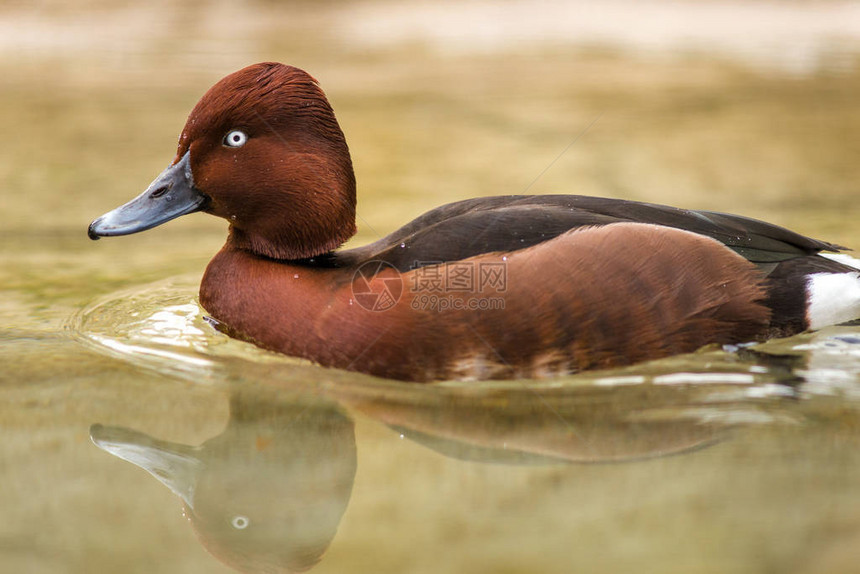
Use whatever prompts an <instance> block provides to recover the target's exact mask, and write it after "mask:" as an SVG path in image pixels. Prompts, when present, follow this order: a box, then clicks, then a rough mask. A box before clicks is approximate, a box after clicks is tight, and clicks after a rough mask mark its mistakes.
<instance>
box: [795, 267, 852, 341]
mask: <svg viewBox="0 0 860 574" xmlns="http://www.w3.org/2000/svg"><path fill="white" fill-rule="evenodd" d="M854 261H857V260H856V259H855V260H854ZM840 262H842V263H845V262H844V261H841V260H840ZM806 300H807V301H808V302H809V305H808V307H807V308H806V318H807V320H808V321H809V328H810V329H821V328H822V327H827V326H828V325H838V324H839V323H845V322H846V321H852V320H854V319H858V318H860V273H814V274H812V275H810V276H809V277H808V278H807V283H806Z"/></svg>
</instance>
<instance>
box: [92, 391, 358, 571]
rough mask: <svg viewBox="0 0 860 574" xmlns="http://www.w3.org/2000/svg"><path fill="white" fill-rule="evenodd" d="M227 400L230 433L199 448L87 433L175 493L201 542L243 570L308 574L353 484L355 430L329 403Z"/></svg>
mask: <svg viewBox="0 0 860 574" xmlns="http://www.w3.org/2000/svg"><path fill="white" fill-rule="evenodd" d="M266 398H267V400H266V401H265V403H264V402H262V401H259V400H254V401H250V400H247V398H246V397H234V398H233V399H232V400H231V417H230V423H229V424H228V426H227V428H226V429H225V431H224V432H223V433H222V434H221V435H219V436H217V437H215V438H212V439H210V440H208V441H206V442H205V443H203V444H202V445H201V446H199V447H187V446H185V445H177V444H172V443H167V442H164V441H158V440H155V439H152V438H151V437H148V436H146V435H143V434H142V433H137V432H135V431H130V430H127V429H120V428H106V427H101V426H99V425H96V426H94V427H93V428H92V429H91V435H92V438H93V441H94V442H95V443H96V445H97V446H99V447H100V448H102V449H104V450H106V451H108V452H110V453H112V454H115V455H117V456H119V457H120V458H123V459H125V460H128V461H129V462H132V463H133V464H136V465H137V466H140V467H142V468H144V469H146V470H147V471H149V472H150V473H151V474H152V475H153V476H155V477H156V478H158V479H159V480H160V481H161V482H163V483H164V484H165V485H167V486H168V487H169V488H170V489H171V490H173V492H174V493H176V494H178V495H179V496H180V497H181V498H182V499H183V501H184V502H185V506H186V513H187V515H188V517H189V519H190V521H191V524H192V526H193V527H194V530H195V531H196V533H197V535H198V537H199V538H200V541H201V542H202V543H203V544H204V546H206V548H207V550H209V551H210V552H211V553H212V554H213V555H214V556H216V557H217V558H218V559H219V560H221V561H222V562H224V563H226V564H228V565H229V566H232V567H234V568H236V569H238V570H240V571H247V572H302V571H305V570H308V569H310V568H311V567H313V566H314V565H315V564H316V563H317V562H319V560H320V559H321V557H322V555H323V553H324V552H325V550H326V549H327V548H328V546H329V544H330V543H331V540H332V539H333V538H334V535H335V533H336V532H337V527H338V524H339V523H340V519H341V517H342V516H343V513H344V511H345V510H346V505H347V503H348V502H349V497H350V494H351V492H352V483H353V479H354V477H355V468H356V455H355V438H354V435H353V426H352V422H351V421H350V420H349V419H347V418H346V417H345V416H343V415H342V414H340V413H339V412H338V411H337V410H336V409H335V408H333V407H332V406H331V405H327V404H322V405H321V404H319V403H317V404H309V403H296V402H292V403H289V402H284V401H283V400H280V401H272V400H271V399H272V397H271V396H269V397H266Z"/></svg>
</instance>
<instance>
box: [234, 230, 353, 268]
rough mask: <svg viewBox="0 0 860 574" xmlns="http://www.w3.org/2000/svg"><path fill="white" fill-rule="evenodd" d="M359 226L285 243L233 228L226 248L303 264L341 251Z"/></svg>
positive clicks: (278, 238) (279, 238) (285, 241)
mask: <svg viewBox="0 0 860 574" xmlns="http://www.w3.org/2000/svg"><path fill="white" fill-rule="evenodd" d="M355 231H356V229H355V223H354V222H351V223H350V224H349V225H348V226H346V227H342V228H341V229H339V230H337V232H334V233H330V234H322V233H320V234H315V235H314V236H312V237H308V238H307V239H306V240H303V241H295V240H292V241H291V240H289V239H287V240H284V238H282V237H279V236H275V237H267V236H265V235H261V234H250V233H246V232H245V231H243V230H241V229H238V228H237V227H235V226H233V225H231V226H230V228H229V230H228V233H227V243H226V244H225V248H227V249H231V250H237V251H243V252H247V253H250V254H253V255H258V256H261V257H266V258H267V259H276V260H279V261H285V262H288V261H299V260H304V259H309V258H311V257H316V256H318V255H322V254H324V253H329V252H331V251H334V250H335V249H337V248H338V247H340V246H341V245H342V244H343V243H344V242H345V241H346V240H347V239H349V238H350V237H352V236H353V235H354V234H355Z"/></svg>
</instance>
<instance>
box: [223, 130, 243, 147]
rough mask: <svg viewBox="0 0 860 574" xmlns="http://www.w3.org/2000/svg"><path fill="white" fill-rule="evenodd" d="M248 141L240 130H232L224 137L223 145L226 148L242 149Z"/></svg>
mask: <svg viewBox="0 0 860 574" xmlns="http://www.w3.org/2000/svg"><path fill="white" fill-rule="evenodd" d="M246 141H248V136H247V135H245V132H243V131H241V130H233V131H231V132H230V133H228V134H227V135H226V136H224V145H225V146H227V147H242V146H243V145H245V142H246Z"/></svg>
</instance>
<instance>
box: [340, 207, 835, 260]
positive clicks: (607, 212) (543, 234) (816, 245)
mask: <svg viewBox="0 0 860 574" xmlns="http://www.w3.org/2000/svg"><path fill="white" fill-rule="evenodd" d="M619 222H636V223H650V224H655V225H664V226H667V227H674V228H678V229H684V230H687V231H692V232H694V233H698V234H701V235H705V236H708V237H711V238H713V239H716V240H717V241H719V242H721V243H723V244H724V245H726V246H727V247H729V248H730V249H732V250H734V251H735V252H737V253H738V254H740V255H741V256H743V257H745V258H746V259H748V260H749V261H752V262H754V263H757V264H759V265H762V266H767V265H768V264H774V263H778V262H780V261H786V260H789V259H793V258H796V257H803V256H806V255H813V254H815V253H818V252H819V251H841V250H843V249H844V248H843V247H840V246H838V245H834V244H831V243H827V242H824V241H819V240H816V239H812V238H809V237H805V236H803V235H800V234H798V233H794V232H793V231H789V230H788V229H785V228H783V227H779V226H777V225H773V224H770V223H765V222H763V221H759V220H756V219H751V218H748V217H742V216H738V215H730V214H725V213H717V212H711V211H695V210H688V209H678V208H675V207H668V206H663V205H655V204H650V203H641V202H636V201H627V200H621V199H607V198H600V197H588V196H579V195H534V196H524V195H510V196H496V197H481V198H476V199H469V200H465V201H459V202H456V203H450V204H448V205H443V206H441V207H438V208H436V209H434V210H432V211H429V212H427V213H425V214H424V215H422V216H420V217H418V218H417V219H415V220H414V221H412V222H411V223H408V224H407V225H405V226H403V227H401V228H400V229H398V230H397V231H395V232H394V233H391V234H390V235H388V236H386V237H384V238H383V239H380V240H379V241H376V242H375V243H372V244H370V245H366V246H364V247H360V248H358V249H352V250H346V251H342V252H337V253H334V254H332V256H331V257H330V258H329V259H328V263H329V264H334V265H338V266H339V265H355V264H360V263H361V262H362V261H370V260H381V261H385V262H387V263H389V264H391V265H393V266H394V267H396V268H397V269H399V270H401V271H406V270H408V269H413V268H415V267H420V266H423V265H427V264H432V263H439V262H444V261H457V260H460V259H464V258H466V257H472V256H475V255H480V254H482V253H490V252H495V251H516V250H518V249H523V248H526V247H529V246H532V245H536V244H538V243H542V242H544V241H547V240H549V239H552V238H554V237H557V236H559V235H561V234H563V233H565V232H567V231H570V230H571V229H576V228H579V227H590V226H600V225H607V224H610V223H619Z"/></svg>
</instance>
